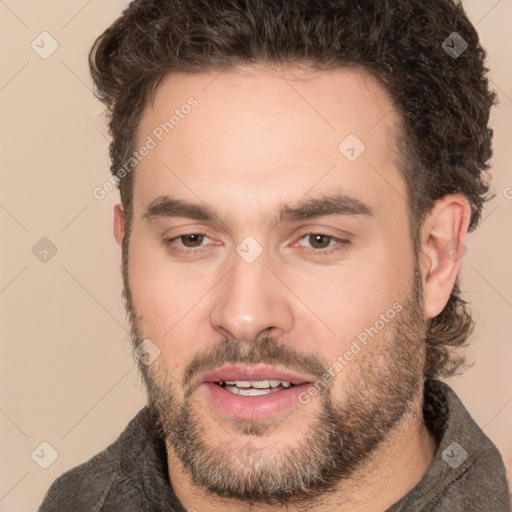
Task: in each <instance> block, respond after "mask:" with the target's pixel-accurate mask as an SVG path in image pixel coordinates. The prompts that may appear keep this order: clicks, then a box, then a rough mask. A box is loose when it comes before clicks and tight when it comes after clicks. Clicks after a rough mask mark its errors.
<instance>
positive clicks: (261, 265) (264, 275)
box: [210, 240, 293, 340]
mask: <svg viewBox="0 0 512 512" xmlns="http://www.w3.org/2000/svg"><path fill="white" fill-rule="evenodd" d="M251 244H253V242H252V241H250V240H249V241H247V240H246V241H243V242H242V243H241V244H240V245H239V246H238V247H237V253H236V254H234V255H233V259H232V267H231V270H230V272H229V273H228V275H227V276H226V278H225V279H224V280H223V284H222V286H221V287H219V289H218V291H217V294H218V296H217V300H216V301H215V304H214V307H213V311H212V313H211V317H210V321H211V324H212V326H213V327H214V328H215V329H217V330H219V331H222V333H223V334H224V335H226V334H228V335H229V336H232V337H234V338H237V339H245V340H251V339H256V338H257V337H258V335H260V333H261V332H262V331H265V330H267V329H270V328H272V329H273V330H275V331H276V332H273V333H272V334H273V335H277V334H282V333H284V332H288V331H289V330H291V328H292V326H293V314H292V310H291V305H290V304H289V302H288V295H287V293H286V289H285V288H284V287H283V285H282V284H281V283H279V281H278V280H277V279H276V278H275V276H274V275H273V273H272V272H271V271H270V270H269V269H268V268H267V267H268V266H269V264H270V261H269V256H268V253H266V252H265V251H263V248H260V249H258V250H257V248H256V247H255V246H254V245H251ZM277 331H279V333H278V332H277ZM269 334H270V333H269Z"/></svg>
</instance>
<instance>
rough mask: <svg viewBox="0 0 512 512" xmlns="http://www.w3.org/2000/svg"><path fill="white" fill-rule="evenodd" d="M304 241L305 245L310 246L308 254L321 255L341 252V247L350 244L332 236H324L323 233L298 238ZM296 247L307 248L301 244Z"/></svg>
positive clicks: (306, 234) (308, 234)
mask: <svg viewBox="0 0 512 512" xmlns="http://www.w3.org/2000/svg"><path fill="white" fill-rule="evenodd" d="M304 239H305V240H306V242H307V243H309V244H310V247H311V251H310V252H313V253H314V254H321V255H326V254H330V253H332V252H334V251H337V250H341V249H343V247H346V246H348V245H350V243H351V242H350V240H346V239H342V238H338V237H335V236H332V235H326V234H325V233H305V234H303V235H302V236H301V237H300V239H299V241H300V240H304ZM298 245H300V246H302V247H307V246H304V245H303V244H301V243H298Z"/></svg>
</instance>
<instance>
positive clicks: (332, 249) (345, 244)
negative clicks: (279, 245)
mask: <svg viewBox="0 0 512 512" xmlns="http://www.w3.org/2000/svg"><path fill="white" fill-rule="evenodd" d="M187 235H202V236H206V237H208V238H210V236H209V235H208V234H207V233H199V232H194V233H182V234H181V235H178V236H175V237H172V238H165V239H164V240H163V242H164V245H165V246H166V247H167V248H169V249H171V250H173V251H175V252H181V253H185V254H191V255H195V254H197V253H198V252H201V251H202V250H203V249H202V246H200V247H193V248H186V249H176V248H175V247H173V246H172V245H173V242H175V241H176V240H178V239H180V238H181V237H184V236H187ZM311 235H320V236H324V237H327V238H329V239H330V240H334V241H335V242H336V244H339V245H341V247H336V244H334V245H332V246H328V247H326V248H325V249H313V248H309V250H308V251H307V252H309V253H312V254H314V255H315V256H327V255H330V254H331V253H333V252H335V251H339V250H342V248H344V247H348V246H349V245H350V244H351V243H352V242H351V241H350V240H347V239H343V238H338V237H335V236H332V235H328V234H326V233H320V232H315V231H308V232H307V233H303V234H302V235H301V236H300V237H299V241H300V240H302V239H303V238H305V237H307V236H311ZM301 247H304V246H301Z"/></svg>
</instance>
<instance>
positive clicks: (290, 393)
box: [199, 364, 315, 420]
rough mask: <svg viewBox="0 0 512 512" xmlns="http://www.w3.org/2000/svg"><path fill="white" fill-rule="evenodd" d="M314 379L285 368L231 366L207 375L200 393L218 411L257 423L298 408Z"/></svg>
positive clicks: (202, 382)
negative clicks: (292, 408)
mask: <svg viewBox="0 0 512 512" xmlns="http://www.w3.org/2000/svg"><path fill="white" fill-rule="evenodd" d="M314 380H315V378H314V377H313V376H311V375H305V374H303V375H301V374H299V373H295V372H292V371H290V370H287V369H284V368H274V367H269V366H263V365H256V366H254V365H253V366H246V365H240V364H231V365H225V366H223V367H221V368H217V369H215V370H212V371H210V372H207V373H205V374H204V375H203V376H202V378H201V381H200V385H199V390H200V392H203V393H204V395H205V399H206V400H207V402H209V405H210V408H211V409H213V410H214V411H215V412H221V413H223V414H224V415H227V416H232V417H233V416H234V417H238V418H245V419H253V420H254V419H263V418H268V417H270V416H273V415H275V414H277V413H279V412H281V411H284V410H285V409H288V408H290V407H292V406H294V405H297V404H298V403H300V400H299V398H300V395H301V393H303V392H307V389H308V388H309V387H310V386H312V385H313V382H314Z"/></svg>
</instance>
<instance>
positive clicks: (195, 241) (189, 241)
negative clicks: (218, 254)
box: [179, 233, 205, 248]
mask: <svg viewBox="0 0 512 512" xmlns="http://www.w3.org/2000/svg"><path fill="white" fill-rule="evenodd" d="M204 237H205V235H203V234H201V233H189V234H187V235H181V236H180V237H179V238H180V240H181V243H182V244H183V245H184V246H185V247H190V248H193V247H199V246H200V245H201V243H202V242H203V240H204Z"/></svg>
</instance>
